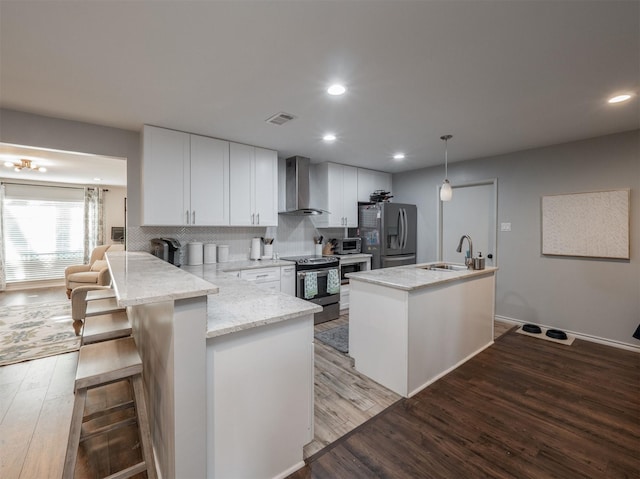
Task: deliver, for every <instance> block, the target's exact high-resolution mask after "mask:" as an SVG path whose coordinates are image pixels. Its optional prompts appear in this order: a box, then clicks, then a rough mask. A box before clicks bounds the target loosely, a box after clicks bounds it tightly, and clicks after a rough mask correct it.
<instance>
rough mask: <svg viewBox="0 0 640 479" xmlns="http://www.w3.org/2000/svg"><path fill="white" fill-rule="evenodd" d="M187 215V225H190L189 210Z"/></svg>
mask: <svg viewBox="0 0 640 479" xmlns="http://www.w3.org/2000/svg"><path fill="white" fill-rule="evenodd" d="M185 214H186V216H187V221H186V223H187V224H189V210H187V211H186V213H185Z"/></svg>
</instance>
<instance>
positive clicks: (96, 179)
mask: <svg viewBox="0 0 640 479" xmlns="http://www.w3.org/2000/svg"><path fill="white" fill-rule="evenodd" d="M93 181H102V178H94V179H93Z"/></svg>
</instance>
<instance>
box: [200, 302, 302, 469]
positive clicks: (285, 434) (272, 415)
mask: <svg viewBox="0 0 640 479" xmlns="http://www.w3.org/2000/svg"><path fill="white" fill-rule="evenodd" d="M207 374H208V376H207V397H208V402H209V411H210V412H211V414H210V415H209V416H208V419H207V431H208V432H207V437H209V438H213V440H212V441H209V443H208V446H207V447H208V451H207V461H208V465H207V470H208V477H210V478H231V477H285V476H286V475H287V474H289V473H292V472H293V471H295V470H297V469H298V468H300V467H302V465H303V464H304V463H303V452H302V447H301V444H306V443H308V442H310V441H311V440H312V439H313V315H312V314H311V315H306V316H304V317H301V318H298V319H292V320H289V321H284V322H280V323H275V324H270V325H266V326H262V327H259V328H254V329H252V330H247V331H241V332H238V333H235V334H230V335H224V336H218V337H214V338H209V339H208V340H207Z"/></svg>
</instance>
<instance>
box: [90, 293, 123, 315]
mask: <svg viewBox="0 0 640 479" xmlns="http://www.w3.org/2000/svg"><path fill="white" fill-rule="evenodd" d="M87 294H88V293H87ZM118 311H126V308H123V307H121V306H118V300H117V299H116V298H115V297H113V298H106V299H96V300H93V301H87V310H86V311H85V313H84V317H85V318H87V317H89V316H98V315H100V314H107V313H116V312H118Z"/></svg>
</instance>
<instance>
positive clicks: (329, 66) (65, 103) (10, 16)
mask: <svg viewBox="0 0 640 479" xmlns="http://www.w3.org/2000/svg"><path fill="white" fill-rule="evenodd" d="M639 25H640V2H638V1H635V0H634V1H626V2H617V1H613V0H603V1H570V0H566V1H537V0H511V1H504V0H502V1H488V0H487V1H457V0H449V1H402V0H396V1H391V0H389V1H286V2H279V1H268V0H267V1H256V2H249V1H225V2H221V1H179V0H175V1H162V2H159V1H155V0H154V1H142V0H139V1H129V2H127V1H118V2H116V1H91V2H77V1H69V2H66V1H43V2H37V1H7V0H2V1H1V2H0V62H1V63H0V67H1V68H0V104H1V106H2V107H5V108H10V109H16V110H22V111H27V112H33V113H39V114H43V115H49V116H54V117H60V118H65V119H72V120H79V121H85V122H90V123H96V124H101V125H107V126H113V127H119V128H124V129H129V130H136V131H140V130H141V127H142V125H143V124H145V123H147V124H153V125H158V126H163V127H168V128H174V129H178V130H184V131H189V132H194V133H199V134H205V135H211V136H215V137H218V138H224V139H228V140H233V141H239V142H244V143H249V144H253V145H258V146H263V147H267V148H273V149H276V150H278V151H279V156H281V157H287V156H291V155H295V154H297V155H303V156H308V157H310V158H311V159H312V161H314V162H320V161H327V160H329V161H336V162H340V163H346V164H352V165H356V166H361V167H369V168H374V169H379V170H383V171H389V172H397V171H403V170H411V169H415V168H420V167H424V166H430V165H436V164H442V163H443V161H444V144H443V142H442V141H441V140H440V139H439V137H440V136H441V135H443V134H447V133H449V134H452V135H453V139H452V140H451V141H450V142H449V160H450V161H452V162H454V161H461V160H467V159H473V158H479V157H485V156H489V155H497V154H501V153H507V152H512V151H517V150H523V149H528V148H534V147H539V146H544V145H551V144H557V143H562V142H566V141H572V140H578V139H582V138H588V137H593V136H599V135H605V134H610V133H615V132H620V131H626V130H631V129H635V128H639V127H640V108H639V101H638V96H637V92H638V90H639V88H640V26H639ZM334 81H341V82H343V83H344V84H345V85H346V86H347V88H348V92H347V94H345V95H344V96H342V97H330V96H328V95H327V94H326V93H325V89H326V87H327V86H328V85H329V84H330V83H332V82H334ZM626 91H630V92H633V93H635V94H636V96H634V98H633V99H632V100H631V101H629V102H626V103H624V104H617V105H609V104H607V103H606V100H607V98H608V97H609V96H611V95H613V94H616V93H618V92H626ZM280 111H284V112H288V113H291V114H293V115H296V116H297V119H295V120H294V121H292V122H290V123H288V124H285V125H283V126H274V125H271V124H268V123H265V121H264V120H265V119H267V118H268V117H270V116H271V115H273V114H275V113H278V112H280ZM329 131H331V132H334V133H335V134H336V135H337V137H338V139H337V141H336V142H335V143H333V144H329V145H328V144H325V143H323V142H322V140H321V137H322V136H323V134H324V133H326V132H329ZM397 151H402V152H404V153H405V154H406V156H407V158H406V159H405V160H404V161H402V162H398V161H394V160H392V159H391V156H392V155H393V154H394V153H395V152H397Z"/></svg>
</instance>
